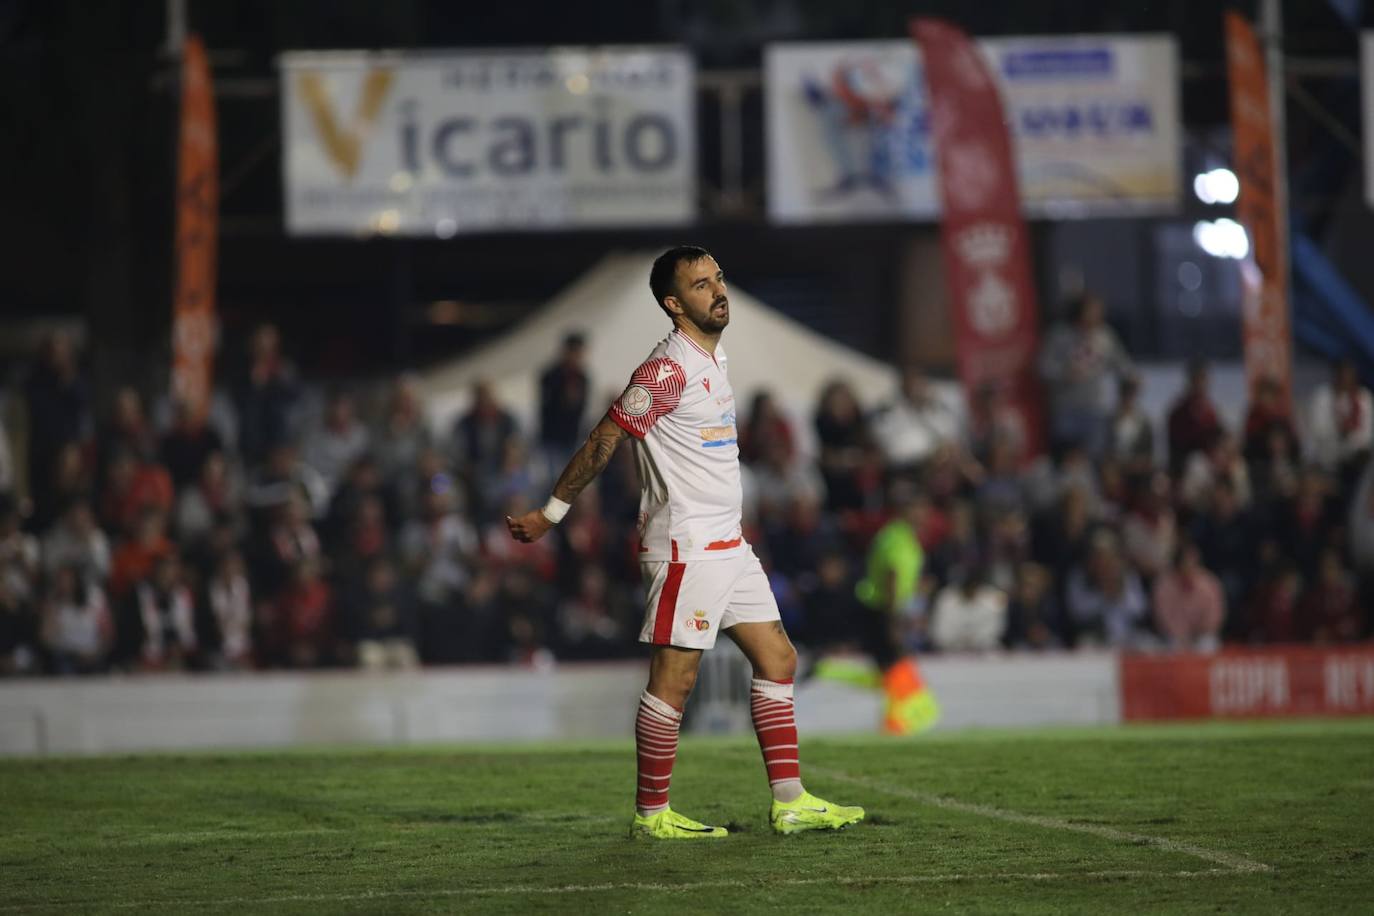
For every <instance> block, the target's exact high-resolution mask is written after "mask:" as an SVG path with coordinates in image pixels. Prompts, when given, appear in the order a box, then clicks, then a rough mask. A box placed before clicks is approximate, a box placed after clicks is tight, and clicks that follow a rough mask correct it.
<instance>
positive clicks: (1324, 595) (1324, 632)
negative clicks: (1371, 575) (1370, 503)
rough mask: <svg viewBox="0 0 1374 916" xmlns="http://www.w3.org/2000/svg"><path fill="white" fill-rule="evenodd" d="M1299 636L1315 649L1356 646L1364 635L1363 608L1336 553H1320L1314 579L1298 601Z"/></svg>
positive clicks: (1336, 551)
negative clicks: (1326, 646) (1312, 643)
mask: <svg viewBox="0 0 1374 916" xmlns="http://www.w3.org/2000/svg"><path fill="white" fill-rule="evenodd" d="M1297 617H1298V621H1299V626H1300V627H1301V629H1302V632H1303V635H1304V636H1305V637H1306V638H1307V639H1308V640H1310V641H1312V642H1315V643H1317V644H1318V645H1323V644H1332V643H1351V642H1356V641H1357V640H1359V639H1360V637H1361V636H1362V635H1364V608H1362V607H1360V601H1359V594H1358V592H1357V591H1356V589H1355V585H1354V583H1353V582H1352V581H1351V576H1350V573H1349V572H1347V571H1346V568H1345V564H1344V563H1343V562H1342V561H1341V554H1340V551H1339V550H1336V549H1334V548H1327V549H1326V550H1323V551H1322V554H1321V560H1320V562H1319V563H1318V565H1317V576H1316V579H1315V580H1314V581H1313V582H1312V584H1311V585H1309V586H1308V588H1307V590H1306V591H1305V592H1303V595H1302V598H1301V599H1299V601H1298V609H1297Z"/></svg>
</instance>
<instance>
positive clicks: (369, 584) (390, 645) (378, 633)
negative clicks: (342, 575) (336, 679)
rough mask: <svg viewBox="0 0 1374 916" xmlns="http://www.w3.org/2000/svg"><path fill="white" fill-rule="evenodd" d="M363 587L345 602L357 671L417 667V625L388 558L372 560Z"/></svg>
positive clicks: (382, 557)
mask: <svg viewBox="0 0 1374 916" xmlns="http://www.w3.org/2000/svg"><path fill="white" fill-rule="evenodd" d="M366 570H367V571H366V575H365V577H364V579H363V585H362V587H361V588H360V589H357V590H355V591H354V593H353V594H352V595H351V596H350V597H349V599H348V600H347V605H348V606H347V608H346V610H347V613H348V616H349V621H348V624H347V628H348V630H349V631H350V635H351V636H352V638H353V642H354V651H355V652H356V654H357V659H358V667H360V668H362V669H363V670H365V671H404V670H409V669H412V668H418V667H419V666H420V655H419V652H418V651H417V650H416V648H415V641H416V637H417V636H418V632H419V621H418V620H417V618H416V615H415V608H414V606H413V604H412V603H411V599H410V594H409V590H408V589H406V588H405V586H404V585H402V584H401V583H400V582H398V581H397V579H396V569H395V567H394V566H392V564H391V560H389V559H388V558H387V557H385V556H382V555H378V556H375V557H373V558H372V559H371V560H370V561H369V562H368V563H367V567H366Z"/></svg>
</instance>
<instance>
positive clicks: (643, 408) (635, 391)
mask: <svg viewBox="0 0 1374 916" xmlns="http://www.w3.org/2000/svg"><path fill="white" fill-rule="evenodd" d="M652 406H654V396H653V395H652V394H650V393H649V389H648V388H645V387H644V386H643V385H631V386H630V387H629V388H626V389H625V393H624V394H622V395H621V396H620V409H621V410H622V411H624V412H625V415H626V416H628V417H642V416H644V415H645V414H646V413H648V412H649V408H650V407H652Z"/></svg>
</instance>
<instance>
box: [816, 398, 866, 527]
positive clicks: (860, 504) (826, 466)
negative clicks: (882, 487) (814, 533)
mask: <svg viewBox="0 0 1374 916" xmlns="http://www.w3.org/2000/svg"><path fill="white" fill-rule="evenodd" d="M816 436H817V438H818V439H819V440H820V448H821V476H822V477H824V478H825V492H826V506H827V508H829V509H831V510H833V511H840V512H843V511H847V510H859V509H864V508H866V506H867V503H869V502H870V500H871V498H872V496H873V495H874V493H875V492H876V490H877V489H878V485H879V484H880V482H881V471H880V470H878V469H876V468H875V466H874V462H873V460H872V439H871V437H870V435H869V430H868V424H867V422H866V421H865V420H864V416H863V412H862V411H861V410H860V409H859V401H858V399H857V398H855V397H854V392H853V390H852V389H851V388H850V387H849V385H848V384H847V383H846V382H843V381H832V382H830V383H829V384H827V385H826V386H825V389H824V390H823V391H822V392H821V402H820V406H819V407H818V408H817V410H816Z"/></svg>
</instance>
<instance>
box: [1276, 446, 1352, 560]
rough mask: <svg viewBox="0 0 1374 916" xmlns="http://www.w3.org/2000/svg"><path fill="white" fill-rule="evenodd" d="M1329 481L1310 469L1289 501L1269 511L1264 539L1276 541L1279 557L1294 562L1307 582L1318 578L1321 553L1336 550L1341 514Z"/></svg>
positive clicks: (1321, 474)
mask: <svg viewBox="0 0 1374 916" xmlns="http://www.w3.org/2000/svg"><path fill="white" fill-rule="evenodd" d="M1331 484H1332V482H1331V480H1330V478H1328V477H1327V476H1326V475H1325V474H1323V473H1322V472H1321V471H1319V470H1317V469H1316V468H1309V469H1308V470H1307V471H1305V472H1304V473H1303V475H1302V477H1301V478H1300V479H1299V481H1298V489H1297V492H1296V493H1294V494H1293V497H1292V498H1291V499H1287V500H1284V501H1282V502H1280V503H1278V504H1277V505H1275V506H1274V507H1272V509H1271V511H1270V513H1269V515H1270V518H1269V525H1268V530H1267V531H1266V535H1267V536H1270V537H1273V538H1274V539H1275V540H1276V541H1278V543H1279V546H1280V547H1281V548H1282V555H1283V556H1285V557H1288V558H1290V559H1292V560H1294V561H1295V562H1296V563H1297V564H1298V570H1299V572H1301V573H1302V576H1303V578H1304V579H1305V580H1307V581H1309V582H1310V581H1312V580H1313V579H1315V578H1316V576H1317V565H1318V561H1319V560H1320V558H1321V554H1322V552H1323V551H1324V550H1326V549H1328V548H1331V547H1335V546H1337V543H1338V541H1339V535H1340V527H1339V523H1340V521H1341V519H1340V511H1339V507H1338V506H1337V503H1336V500H1335V499H1334V498H1333V496H1332V495H1331Z"/></svg>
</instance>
